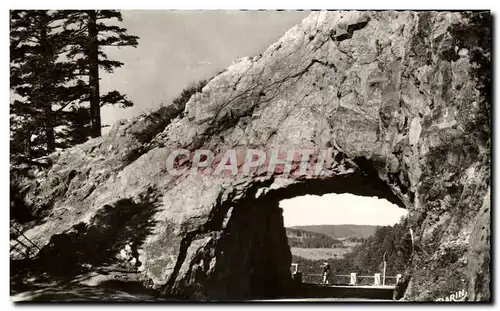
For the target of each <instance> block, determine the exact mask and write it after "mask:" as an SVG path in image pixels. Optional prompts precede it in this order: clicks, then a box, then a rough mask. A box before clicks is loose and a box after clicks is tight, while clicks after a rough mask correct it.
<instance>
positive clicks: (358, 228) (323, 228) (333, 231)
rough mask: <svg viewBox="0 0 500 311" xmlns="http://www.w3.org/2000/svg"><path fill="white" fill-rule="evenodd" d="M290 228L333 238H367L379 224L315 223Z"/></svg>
mask: <svg viewBox="0 0 500 311" xmlns="http://www.w3.org/2000/svg"><path fill="white" fill-rule="evenodd" d="M289 229H298V230H303V231H308V232H316V233H321V234H325V235H328V236H330V237H332V238H345V237H357V238H363V239H366V238H368V237H370V236H372V235H373V234H374V233H375V230H376V229H377V226H371V225H314V226H295V227H291V228H289Z"/></svg>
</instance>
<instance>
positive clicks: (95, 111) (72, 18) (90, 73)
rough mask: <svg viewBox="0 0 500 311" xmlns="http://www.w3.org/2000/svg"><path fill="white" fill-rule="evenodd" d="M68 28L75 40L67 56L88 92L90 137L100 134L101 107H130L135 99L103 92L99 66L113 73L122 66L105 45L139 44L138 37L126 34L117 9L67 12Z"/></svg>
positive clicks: (133, 45) (112, 92) (123, 45)
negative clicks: (101, 91)
mask: <svg viewBox="0 0 500 311" xmlns="http://www.w3.org/2000/svg"><path fill="white" fill-rule="evenodd" d="M66 12H67V13H66V14H67V20H66V23H65V28H66V29H67V30H70V31H72V32H73V42H72V46H71V50H70V52H69V53H68V57H70V58H72V59H73V60H74V61H75V63H76V64H77V71H76V73H75V74H76V75H78V76H80V77H81V80H80V81H81V82H82V83H81V84H80V86H81V88H82V89H84V92H87V94H88V97H87V98H86V99H85V100H86V101H88V102H89V111H90V122H91V136H92V137H98V136H101V111H100V110H101V107H102V106H104V105H108V104H111V105H114V104H119V105H121V106H122V107H131V106H132V105H133V104H132V102H131V101H130V100H129V99H128V98H127V97H126V96H125V95H124V94H122V93H120V92H118V91H111V92H109V93H107V94H104V95H101V94H100V90H99V69H103V70H105V71H106V72H108V73H112V72H113V70H114V69H115V68H119V67H121V66H123V63H122V62H120V61H117V60H110V59H108V55H107V54H106V52H105V51H104V49H103V48H104V47H110V46H114V47H125V46H132V47H137V45H138V39H139V38H138V37H137V36H133V35H129V34H127V30H126V29H125V28H123V27H120V26H119V23H120V22H122V21H123V19H122V14H121V13H120V12H118V11H116V10H86V11H66Z"/></svg>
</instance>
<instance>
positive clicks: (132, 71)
mask: <svg viewBox="0 0 500 311" xmlns="http://www.w3.org/2000/svg"><path fill="white" fill-rule="evenodd" d="M309 14H310V12H299V11H288V12H275V11H274V12H273V11H266V12H264V11H246V12H244V11H204V12H202V11H122V15H123V23H122V24H121V25H122V27H125V28H127V30H128V33H129V34H133V35H136V36H139V46H138V47H137V48H131V47H122V48H109V49H107V50H106V52H107V54H108V56H109V58H110V59H113V60H118V61H121V62H123V63H124V65H123V67H121V68H118V69H116V70H115V72H114V73H113V74H111V75H110V74H106V73H104V72H102V73H101V92H102V93H104V92H107V91H110V90H118V91H120V92H122V93H125V94H127V96H128V97H129V99H131V100H132V101H133V102H134V107H132V108H128V109H122V108H113V107H111V108H110V107H105V108H103V110H102V123H103V124H107V125H112V124H113V123H115V122H116V121H117V120H119V119H124V118H130V117H134V116H137V115H139V114H140V113H141V112H148V111H151V110H153V109H155V108H156V107H159V106H160V104H162V103H164V104H168V103H170V102H171V101H172V100H173V99H174V98H175V97H176V96H177V95H178V94H180V93H181V91H182V90H183V89H184V88H185V87H186V86H187V85H188V84H189V83H191V82H196V81H199V80H201V79H208V78H211V77H212V76H214V75H215V74H217V72H219V71H221V70H223V69H225V68H227V67H228V66H229V65H230V64H231V63H233V61H235V60H237V59H239V58H242V57H245V56H255V55H258V54H260V53H262V52H263V51H265V50H266V49H267V47H268V46H270V45H271V44H272V43H273V42H275V41H276V40H278V39H279V38H280V37H282V36H283V35H284V34H285V32H286V31H287V30H288V29H290V28H292V27H293V26H295V25H296V24H298V23H300V21H301V20H302V19H303V18H305V17H307V16H308V15H309ZM109 129H110V128H109V127H108V128H105V129H104V130H103V132H104V133H106V132H107V131H108V130H109ZM304 206H307V212H304ZM282 207H283V208H284V218H285V225H287V226H295V225H314V224H370V225H386V224H388V225H392V224H394V223H396V222H397V221H398V220H399V219H400V218H401V215H403V214H405V211H404V210H401V209H399V208H397V207H395V205H392V204H390V203H389V202H387V201H386V200H379V199H376V198H366V197H356V196H353V195H349V194H341V195H337V194H328V195H324V196H323V197H318V196H306V197H298V198H294V199H290V200H284V201H282Z"/></svg>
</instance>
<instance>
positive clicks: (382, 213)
mask: <svg viewBox="0 0 500 311" xmlns="http://www.w3.org/2000/svg"><path fill="white" fill-rule="evenodd" d="M280 207H281V208H283V220H284V223H285V227H293V226H306V225H343V224H355V225H378V226H392V225H394V224H396V223H398V222H399V220H400V219H401V217H403V216H405V215H406V214H407V210H405V209H402V208H400V207H399V206H397V205H395V204H392V203H390V202H389V201H387V200H386V199H379V198H377V197H362V196H356V195H352V194H350V193H342V194H336V193H330V194H325V195H323V196H317V195H305V196H300V197H295V198H291V199H287V200H282V201H281V202H280Z"/></svg>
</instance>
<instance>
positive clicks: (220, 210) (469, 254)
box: [24, 11, 490, 300]
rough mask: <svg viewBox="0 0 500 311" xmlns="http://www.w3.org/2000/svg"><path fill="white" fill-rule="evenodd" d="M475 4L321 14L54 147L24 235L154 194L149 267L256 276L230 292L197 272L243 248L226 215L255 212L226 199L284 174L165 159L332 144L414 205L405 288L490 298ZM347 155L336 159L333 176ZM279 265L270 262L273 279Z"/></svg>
mask: <svg viewBox="0 0 500 311" xmlns="http://www.w3.org/2000/svg"><path fill="white" fill-rule="evenodd" d="M474 14H479V13H474ZM474 14H472V15H468V16H467V15H465V14H462V13H459V12H453V13H450V12H418V13H416V12H356V11H352V12H314V13H312V14H311V15H310V16H309V17H308V18H306V19H304V20H303V21H302V23H301V24H300V25H297V26H296V27H294V28H292V29H290V30H289V31H288V32H287V33H286V34H285V35H284V36H283V37H282V38H281V39H280V40H278V41H277V42H276V43H275V44H273V45H271V46H270V47H269V48H268V49H267V50H266V51H265V52H264V53H263V54H262V55H261V56H258V57H254V58H244V59H242V60H240V61H238V62H236V63H234V64H233V65H232V66H230V67H229V68H228V69H227V70H226V71H224V72H222V73H220V74H219V75H217V76H216V77H214V78H213V79H212V80H210V81H209V82H208V84H207V85H206V86H205V87H204V88H203V90H202V92H200V93H197V94H195V95H193V96H192V97H191V99H190V100H189V102H188V103H187V104H186V105H185V107H184V106H182V105H181V106H175V105H173V106H171V107H169V108H168V109H166V110H163V111H162V114H157V115H153V116H140V117H138V118H135V119H133V120H130V121H126V122H119V123H117V124H116V125H115V126H114V127H113V129H112V130H111V131H110V133H109V134H108V135H106V136H104V137H102V138H98V139H92V140H90V141H88V142H87V143H85V144H83V145H79V146H75V147H73V148H71V149H68V150H66V151H64V152H57V153H54V154H52V155H51V156H50V157H49V161H50V162H51V163H52V164H51V166H50V167H49V168H48V169H44V170H40V171H37V172H35V173H33V174H34V181H33V180H31V181H28V182H26V184H25V185H24V186H25V189H24V191H25V192H26V193H25V195H24V198H25V202H26V204H28V205H31V206H35V207H43V208H44V209H46V211H45V213H46V215H47V217H46V219H45V222H44V223H42V224H41V225H38V226H36V227H34V228H32V229H30V230H28V231H27V232H26V235H28V236H29V237H30V238H31V239H32V240H33V241H35V242H36V243H38V244H39V245H41V246H43V245H45V244H47V242H48V241H49V239H50V237H51V236H52V235H54V234H59V233H62V232H65V231H67V230H70V229H71V228H72V227H73V226H74V225H76V224H77V223H80V222H84V223H91V222H92V221H93V219H94V218H93V217H94V216H95V215H96V214H97V213H98V211H99V210H101V209H102V208H103V207H105V206H114V204H115V203H116V202H118V201H119V200H123V199H127V200H129V201H130V202H135V203H133V204H139V203H141V204H143V203H144V201H146V202H147V201H148V200H149V198H150V197H154V201H155V204H156V205H155V208H156V210H157V212H156V213H155V214H154V216H152V217H153V223H154V224H155V225H154V229H152V231H151V232H150V234H149V235H148V237H147V238H146V239H145V240H144V243H143V244H142V246H141V249H140V254H141V255H140V260H141V262H143V263H144V264H143V266H142V267H141V269H142V270H141V271H142V272H143V273H144V275H145V277H146V278H148V279H150V280H152V281H153V283H154V285H155V287H160V288H163V290H164V292H165V293H166V294H175V295H177V296H181V297H186V298H196V297H202V298H213V297H218V298H233V297H249V295H250V296H251V295H253V292H252V289H254V288H256V287H255V286H254V285H252V284H253V283H252V282H260V281H262V279H261V278H262V275H263V274H262V273H257V276H255V277H254V278H251V279H250V278H249V279H247V282H246V283H245V282H243V283H242V284H241V285H239V286H235V287H231V288H230V290H231V293H230V294H229V292H228V291H227V290H229V289H223V288H222V289H221V288H216V287H213V286H209V284H207V283H204V282H205V281H200V280H212V281H213V282H220V280H222V279H224V278H225V277H226V275H225V274H224V273H229V272H228V271H226V270H224V269H225V268H221V265H223V264H222V262H224V261H228V260H229V261H231V260H237V259H238V258H241V257H242V256H241V252H240V253H238V254H235V256H236V255H238V256H239V257H233V256H227V255H223V254H219V255H218V254H217V253H216V251H214V250H216V249H217V247H222V248H224V247H223V246H221V245H222V244H221V245H219V243H222V242H223V241H225V240H224V239H221V237H222V236H223V235H224V234H226V233H227V231H226V229H225V228H226V227H225V226H226V225H229V226H230V227H229V228H231V231H230V232H233V233H238V232H241V234H244V233H245V231H243V230H244V228H243V227H242V228H240V227H238V226H236V228H234V227H231V225H230V224H231V223H232V222H236V223H237V222H238V220H237V217H239V216H238V215H246V214H245V213H246V212H245V208H238V209H236V208H235V207H234V206H233V209H232V210H233V211H234V212H233V213H231V212H229V211H231V205H232V204H238V203H237V202H238V200H244V199H245V198H246V199H248V200H249V198H250V197H249V194H252V193H253V192H254V191H257V189H258V188H261V187H263V186H269V185H270V184H271V183H272V182H273V181H274V179H275V176H265V177H256V178H248V177H245V178H241V177H235V178H232V179H231V178H229V179H222V178H221V179H214V178H210V177H207V176H200V175H196V176H193V175H188V176H181V177H177V176H172V175H170V174H169V173H168V172H167V170H166V164H165V162H166V161H165V160H166V159H167V157H168V155H169V153H170V152H171V151H172V150H174V149H178V148H185V149H189V150H192V151H194V150H195V149H199V148H204V149H210V150H214V151H220V150H224V149H230V148H235V147H245V148H250V147H251V148H273V147H276V146H282V147H285V148H302V147H304V146H307V147H311V146H312V147H314V148H319V149H324V148H329V147H331V148H333V152H335V155H336V154H342V155H343V158H345V159H346V161H352V162H353V163H354V165H353V167H357V168H359V167H362V169H361V171H363V170H365V171H366V170H370V176H376V178H375V177H374V179H371V182H370V183H368V184H369V185H375V184H380V183H382V184H384V185H385V186H384V187H389V188H384V189H386V190H387V189H391V191H392V192H393V195H392V198H393V201H397V202H399V204H401V205H404V206H405V207H406V208H408V209H409V211H410V217H412V219H414V223H415V226H416V230H415V231H416V236H417V238H416V240H417V241H416V243H419V245H420V246H421V247H420V249H422V252H420V253H419V254H418V256H415V258H414V259H413V262H412V267H413V268H412V269H411V270H412V281H411V282H410V285H409V288H408V290H407V293H406V297H407V298H409V299H416V300H432V299H436V298H439V297H442V296H446V295H448V294H449V293H450V292H455V291H457V290H461V289H462V288H463V287H466V288H467V290H468V295H469V296H468V297H469V299H489V287H488V286H487V285H486V284H489V270H488V265H489V240H488V239H489V238H488V236H489V231H488V230H489V213H490V212H489V174H490V171H489V150H490V142H489V139H490V138H489V133H488V132H484V131H487V130H484V127H485V128H487V129H488V130H489V124H485V122H483V121H484V120H488V121H489V117H486V119H481V116H482V115H484V114H485V113H486V114H487V113H489V110H487V111H486V112H485V110H484V109H485V108H484V107H485V106H486V107H488V105H489V102H488V99H489V98H488V95H487V94H484V90H485V85H487V83H489V82H485V81H484V80H481V79H482V77H483V76H481V73H479V74H478V73H477V72H476V71H475V68H477V66H476V65H477V62H478V55H482V54H484V55H487V53H488V51H486V50H484V49H483V50H481V48H484V46H481V44H480V43H478V42H475V41H474V40H476V39H473V38H472V37H467V36H466V37H467V40H463V38H461V37H460V36H459V35H463V34H464V33H467V31H468V30H471V29H474V31H483V30H484V25H483V24H477V19H475V17H477V16H476V15H474ZM487 26H489V25H487ZM474 45H476V46H478V47H479V48H478V49H474V48H473V46H474ZM483 60H484V59H483ZM488 60H489V59H488ZM473 63H475V65H473ZM488 64H489V63H488V62H486V63H483V64H479V67H480V68H483V69H484V68H488ZM481 66H483V67H481ZM483 78H484V77H483ZM485 83H486V84H485ZM482 92H483V93H482ZM474 103H475V104H474ZM484 103H486V104H484ZM487 116H488V115H487ZM478 120H483V121H481V122H482V123H481V122H479V121H478ZM486 123H487V122H486ZM158 124H160V125H161V126H158ZM485 133H486V134H485ZM151 137H153V138H152V139H150V138H151ZM334 159H335V157H334ZM342 161H344V160H342ZM342 161H337V160H334V161H332V162H331V163H330V164H331V167H330V170H331V171H332V172H333V176H340V177H337V178H343V177H342V175H343V172H344V171H343V170H344V168H345V167H343V166H342V165H340V164H341V163H340V162H342ZM186 164H189V163H186ZM361 171H360V172H361ZM344 173H345V172H344ZM353 174H354V175H356V173H353ZM357 174H360V173H357ZM352 178H354V177H352ZM304 182H305V185H306V187H307V184H308V183H309V184H311V183H314V181H312V180H309V181H304ZM323 182H326V183H327V182H329V181H323ZM331 182H334V183H335V177H331ZM291 187H295V186H294V185H290V186H288V187H285V188H284V189H285V190H282V191H285V193H286V191H287V190H286V189H293V188H291ZM299 188H300V187H299ZM334 191H335V190H334ZM383 192H384V193H385V196H386V197H391V195H390V192H388V191H385V190H384V191H383ZM267 195H270V194H267ZM396 197H397V199H395V198H396ZM131 204H132V203H131ZM241 204H243V203H241ZM245 204H247V206H250V207H251V201H248V202H247V203H245ZM248 210H251V208H249V209H248ZM269 210H270V212H272V211H273V209H269ZM240 213H242V214H240ZM241 217H242V219H243V220H246V221H252V218H251V217H243V216H241ZM279 217H280V216H279V215H275V217H274V218H273V219H275V221H277V222H279ZM264 219H268V218H265V217H264ZM253 220H257V219H253ZM257 223H258V222H257ZM228 230H229V229H228ZM266 232H267V231H266ZM254 233H255V234H257V233H258V232H254ZM260 238H262V237H260ZM279 239H281V238H278V240H279ZM471 241H474V244H471ZM228 243H229V242H228ZM273 245H274V244H273ZM225 249H227V250H231V247H230V246H226V247H225ZM236 249H238V248H236ZM255 254H257V253H255ZM244 259H245V258H244ZM261 259H262V258H260V257H259V258H257V259H256V260H257V261H259V260H261ZM195 264H196V266H195ZM228 265H229V266H231V264H230V263H229V264H226V265H225V266H228ZM284 265H285V262H280V264H277V265H276V267H277V270H278V272H277V275H279V276H281V275H282V274H283V273H284V270H283V269H285V266H284ZM231 267H232V266H231ZM424 268H426V269H424ZM286 269H287V271H288V267H286ZM430 270H433V271H434V272H433V274H432V278H431V277H430V275H429V274H428V273H429V272H428V271H430ZM236 271H237V270H236ZM235 273H236V272H235ZM436 276H437V277H436ZM276 280H283V281H284V282H286V280H285V279H282V278H281V277H278V278H276ZM430 280H432V281H430ZM230 284H233V283H230ZM199 293H201V295H202V296H197V295H198V294H199ZM263 294H266V293H256V295H257V296H259V295H263Z"/></svg>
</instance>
